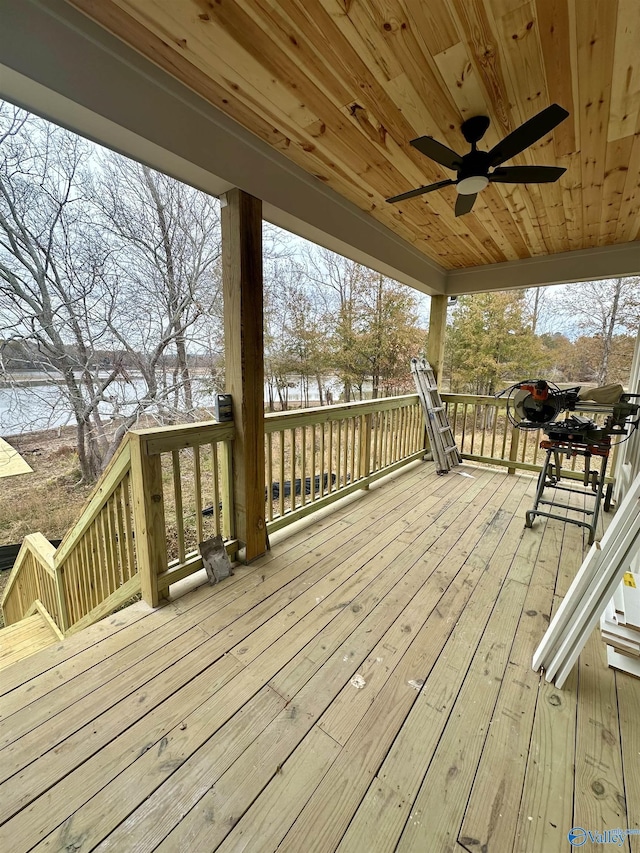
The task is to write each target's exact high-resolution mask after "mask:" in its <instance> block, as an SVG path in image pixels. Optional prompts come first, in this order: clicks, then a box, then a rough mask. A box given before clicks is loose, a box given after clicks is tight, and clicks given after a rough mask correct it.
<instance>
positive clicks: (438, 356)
mask: <svg viewBox="0 0 640 853" xmlns="http://www.w3.org/2000/svg"><path fill="white" fill-rule="evenodd" d="M448 302H449V297H448V296H432V297H431V311H430V313H429V338H428V342H427V361H428V362H429V364H430V365H431V367H432V368H433V372H434V373H435V376H436V379H437V380H438V382H440V381H441V378H442V371H443V368H444V337H445V332H446V328H447V303H448Z"/></svg>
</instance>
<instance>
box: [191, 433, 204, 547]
mask: <svg viewBox="0 0 640 853" xmlns="http://www.w3.org/2000/svg"><path fill="white" fill-rule="evenodd" d="M193 481H194V483H193V484H194V488H195V503H196V541H197V542H202V540H203V533H202V468H201V464H200V445H199V444H196V446H195V447H194V448H193Z"/></svg>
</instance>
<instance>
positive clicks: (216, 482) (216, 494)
mask: <svg viewBox="0 0 640 853" xmlns="http://www.w3.org/2000/svg"><path fill="white" fill-rule="evenodd" d="M267 438H268V439H269V462H270V463H271V436H270V435H269V436H267ZM219 464H220V463H219V459H218V445H217V444H216V443H215V441H214V442H212V443H211V465H212V467H213V519H214V523H213V531H214V533H215V535H216V536H220V471H219V467H218V466H219ZM269 472H271V465H269ZM269 484H271V480H269ZM269 512H270V514H271V518H273V506H272V505H271V501H269Z"/></svg>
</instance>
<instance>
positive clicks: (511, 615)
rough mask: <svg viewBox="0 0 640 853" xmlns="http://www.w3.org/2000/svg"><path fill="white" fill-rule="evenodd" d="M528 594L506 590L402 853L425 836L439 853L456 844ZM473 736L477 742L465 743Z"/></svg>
mask: <svg viewBox="0 0 640 853" xmlns="http://www.w3.org/2000/svg"><path fill="white" fill-rule="evenodd" d="M526 594H527V587H526V586H525V585H524V584H521V583H519V582H518V581H510V580H509V579H507V581H506V583H505V585H504V586H503V587H502V590H501V591H500V594H499V596H498V598H497V601H496V606H495V609H494V611H493V614H492V618H490V619H489V622H488V624H487V627H486V630H485V631H484V633H483V634H482V639H481V641H480V644H479V645H478V647H477V651H476V653H475V655H474V657H473V660H472V662H471V665H470V668H469V672H468V673H467V675H466V677H465V680H464V683H463V686H462V689H461V690H460V694H459V696H458V699H457V701H456V703H455V705H454V706H453V708H452V711H451V716H452V720H451V721H450V722H449V723H448V725H447V727H446V729H445V732H444V734H443V736H442V738H441V740H440V743H439V744H438V747H437V749H436V751H435V754H434V756H433V759H432V760H431V762H430V764H429V769H428V770H427V772H426V775H425V776H424V777H423V779H422V784H421V787H420V789H419V791H418V794H417V796H416V797H415V799H414V800H413V805H412V806H411V812H412V814H411V817H409V818H408V820H407V823H406V825H405V828H404V831H403V833H402V835H401V837H400V843H399V845H398V848H397V849H398V850H419V849H421V848H422V849H424V842H425V838H426V833H428V836H429V839H430V843H432V844H433V845H434V848H435V849H436V850H442V851H445V850H447V849H450V848H451V847H452V846H453V844H455V842H456V838H457V835H458V827H459V826H460V823H461V821H462V817H463V814H464V807H465V804H466V801H467V796H468V791H469V787H470V785H471V782H472V781H473V777H474V775H475V772H476V768H477V762H478V761H479V759H480V755H481V752H482V746H483V743H484V739H485V735H486V732H487V730H488V727H489V724H490V720H491V715H492V711H493V707H494V704H495V701H496V698H497V695H498V690H499V688H500V684H501V683H502V680H503V678H504V673H505V670H506V666H507V664H508V661H509V655H510V652H511V647H512V642H513V636H514V634H515V630H516V627H517V625H518V622H519V621H520V617H521V614H522V608H523V605H524V601H525V597H526ZM463 708H466V709H468V710H467V711H466V712H465V711H464V710H462V709H463ZM469 730H471V731H472V732H473V733H474V737H473V738H468V737H466V732H468V731H469ZM414 772H415V771H414Z"/></svg>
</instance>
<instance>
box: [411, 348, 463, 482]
mask: <svg viewBox="0 0 640 853" xmlns="http://www.w3.org/2000/svg"><path fill="white" fill-rule="evenodd" d="M411 372H412V373H413V379H414V381H415V383H416V389H417V391H418V396H419V397H420V401H421V402H422V408H423V411H424V419H425V423H426V425H427V435H428V436H429V443H430V444H431V451H432V453H433V458H434V461H435V463H436V470H437V472H438V474H446V473H447V472H448V471H450V470H451V468H453V467H454V466H456V465H459V464H460V461H461V460H460V454H459V453H458V448H457V447H456V440H455V437H454V435H453V430H452V429H451V426H450V424H449V420H448V419H447V413H446V410H445V406H444V403H443V402H442V398H441V397H440V394H439V392H438V386H437V385H436V378H435V375H434V373H433V370H432V368H431V365H430V364H429V362H428V361H427V360H426V358H412V359H411Z"/></svg>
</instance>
